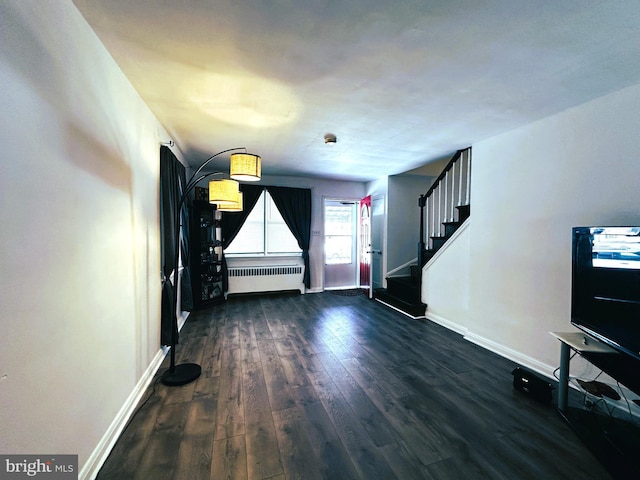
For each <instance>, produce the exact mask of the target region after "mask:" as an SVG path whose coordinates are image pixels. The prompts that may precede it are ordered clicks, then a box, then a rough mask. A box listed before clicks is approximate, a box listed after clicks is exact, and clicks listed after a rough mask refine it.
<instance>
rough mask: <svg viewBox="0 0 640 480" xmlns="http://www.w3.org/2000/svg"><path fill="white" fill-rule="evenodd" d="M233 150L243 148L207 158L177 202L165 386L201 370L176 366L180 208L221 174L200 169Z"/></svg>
mask: <svg viewBox="0 0 640 480" xmlns="http://www.w3.org/2000/svg"><path fill="white" fill-rule="evenodd" d="M234 150H245V151H246V148H245V147H236V148H229V149H227V150H223V151H221V152H218V153H216V154H215V155H212V156H211V157H209V158H208V159H207V160H205V162H204V163H203V164H202V165H200V166H199V167H198V169H197V170H196V171H195V172H194V173H193V175H191V178H190V179H189V181H188V182H187V185H186V186H185V188H184V192H182V195H181V196H180V200H179V201H178V206H177V207H176V222H175V232H174V233H175V239H176V248H175V257H174V260H175V263H174V265H175V270H174V280H175V285H174V286H173V298H172V301H171V312H172V313H173V324H172V325H171V363H170V366H169V368H168V369H167V370H166V371H165V372H164V373H163V374H162V383H164V384H165V385H168V386H171V387H174V386H179V385H185V384H187V383H191V382H193V381H194V380H195V379H197V378H198V377H199V376H200V373H201V372H202V369H201V368H200V365H198V364H196V363H182V364H180V365H176V344H177V343H178V285H179V283H178V277H179V275H178V261H179V256H180V220H181V213H182V207H183V206H184V202H185V200H186V199H187V196H188V195H189V193H190V192H191V190H193V189H194V187H195V186H196V185H197V184H198V183H200V182H201V181H202V180H204V179H205V178H207V177H210V176H212V175H220V174H223V172H210V173H204V174H202V175H199V174H200V172H201V171H202V169H203V168H204V167H205V166H206V165H207V164H208V163H209V162H210V161H211V160H213V159H214V158H216V157H217V156H218V155H222V154H223V153H227V152H232V151H234Z"/></svg>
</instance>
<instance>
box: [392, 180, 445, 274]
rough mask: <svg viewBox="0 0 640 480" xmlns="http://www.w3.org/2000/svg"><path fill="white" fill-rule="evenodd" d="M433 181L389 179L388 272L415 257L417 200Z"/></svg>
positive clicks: (417, 231) (417, 217) (417, 236)
mask: <svg viewBox="0 0 640 480" xmlns="http://www.w3.org/2000/svg"><path fill="white" fill-rule="evenodd" d="M434 179H435V178H434V177H430V176H419V175H393V176H390V177H389V210H388V212H387V218H388V221H387V230H388V231H387V242H388V245H389V247H388V252H389V255H388V256H387V269H388V270H389V271H391V270H393V269H394V268H397V267H399V266H400V265H403V264H405V263H407V262H409V261H411V260H412V259H414V258H416V257H417V256H418V240H419V238H420V207H418V197H419V196H420V195H421V194H423V193H426V192H427V190H429V187H431V184H432V183H433V180H434ZM403 274H406V272H404V273H403Z"/></svg>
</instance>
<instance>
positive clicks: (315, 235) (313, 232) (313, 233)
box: [311, 230, 320, 237]
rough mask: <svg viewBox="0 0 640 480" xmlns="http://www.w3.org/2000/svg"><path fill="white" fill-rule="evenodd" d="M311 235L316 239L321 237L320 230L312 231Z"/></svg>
mask: <svg viewBox="0 0 640 480" xmlns="http://www.w3.org/2000/svg"><path fill="white" fill-rule="evenodd" d="M311 235H313V236H314V237H319V236H320V230H312V231H311Z"/></svg>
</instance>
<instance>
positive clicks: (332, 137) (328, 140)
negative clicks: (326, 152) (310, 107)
mask: <svg viewBox="0 0 640 480" xmlns="http://www.w3.org/2000/svg"><path fill="white" fill-rule="evenodd" d="M337 141H338V138H337V137H336V136H335V135H334V134H333V133H327V134H325V136H324V143H330V144H334V143H336V142H337Z"/></svg>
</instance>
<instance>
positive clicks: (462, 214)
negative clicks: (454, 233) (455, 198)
mask: <svg viewBox="0 0 640 480" xmlns="http://www.w3.org/2000/svg"><path fill="white" fill-rule="evenodd" d="M456 209H457V210H458V221H459V222H460V223H463V222H464V221H465V220H466V219H467V218H469V217H470V216H471V205H458V206H457V207H456Z"/></svg>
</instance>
